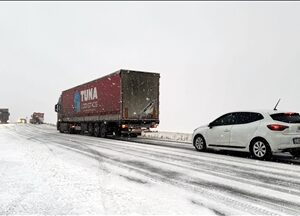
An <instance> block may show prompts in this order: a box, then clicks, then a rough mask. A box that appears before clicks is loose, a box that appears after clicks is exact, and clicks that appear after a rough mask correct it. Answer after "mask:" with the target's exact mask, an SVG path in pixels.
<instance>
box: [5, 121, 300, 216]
mask: <svg viewBox="0 0 300 216" xmlns="http://www.w3.org/2000/svg"><path fill="white" fill-rule="evenodd" d="M139 140H140V142H139ZM180 141H183V140H180ZM0 148H1V151H0V175H1V176H0V214H2V215H3V214H5V215H6V214H19V215H20V214H110V215H111V214H114V215H116V214H122V215H129V214H130V215H132V214H138V215H140V214H151V215H158V214H159V215H162V214H163V215H178V214H185V215H187V214H188V215H192V214H193V215H252V214H258V215H300V166H299V165H293V164H289V163H279V162H272V161H270V162H264V161H256V160H252V159H248V158H243V157H238V156H228V155H224V154H214V153H200V152H196V151H195V150H194V149H193V147H192V146H191V145H187V144H186V143H181V142H177V143H176V142H169V141H160V140H154V141H153V142H152V141H151V140H150V141H149V140H148V141H147V142H144V141H143V138H141V139H134V142H130V141H123V140H113V139H101V138H95V137H89V136H80V135H69V134H60V133H58V132H57V131H56V130H55V128H54V127H52V126H49V125H38V126H34V125H28V124H24V125H14V124H11V125H0Z"/></svg>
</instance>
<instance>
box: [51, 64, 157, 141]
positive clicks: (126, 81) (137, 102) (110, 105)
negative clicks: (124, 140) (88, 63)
mask: <svg viewBox="0 0 300 216" xmlns="http://www.w3.org/2000/svg"><path fill="white" fill-rule="evenodd" d="M159 78H160V75H159V74H158V73H152V72H140V71H132V70H123V69H122V70H119V71H117V72H115V73H112V74H110V75H107V76H104V77H102V78H99V79H96V80H93V81H91V82H87V83H85V84H82V85H79V86H76V87H74V88H71V89H68V90H65V91H63V92H62V94H61V96H60V98H59V101H58V103H57V104H56V105H55V111H56V112H57V113H58V115H57V117H58V121H57V129H58V130H59V131H60V132H69V133H82V134H83V133H89V134H90V135H94V136H101V137H106V135H116V136H119V135H121V134H129V135H132V136H137V135H140V134H141V131H142V129H144V128H145V129H149V128H150V127H156V126H157V125H158V124H159Z"/></svg>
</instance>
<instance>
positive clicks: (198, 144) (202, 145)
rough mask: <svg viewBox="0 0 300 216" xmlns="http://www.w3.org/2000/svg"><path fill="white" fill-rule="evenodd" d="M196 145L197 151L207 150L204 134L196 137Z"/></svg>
mask: <svg viewBox="0 0 300 216" xmlns="http://www.w3.org/2000/svg"><path fill="white" fill-rule="evenodd" d="M193 144H194V147H195V149H196V150H197V151H205V149H206V143H205V140H204V138H203V137H202V136H200V135H198V136H196V137H195V139H194V143H193Z"/></svg>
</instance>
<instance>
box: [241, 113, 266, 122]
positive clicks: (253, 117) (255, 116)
mask: <svg viewBox="0 0 300 216" xmlns="http://www.w3.org/2000/svg"><path fill="white" fill-rule="evenodd" d="M263 118H264V117H263V116H262V114H260V113H254V112H238V113H235V124H248V123H251V122H255V121H258V120H261V119H263Z"/></svg>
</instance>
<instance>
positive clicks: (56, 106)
mask: <svg viewBox="0 0 300 216" xmlns="http://www.w3.org/2000/svg"><path fill="white" fill-rule="evenodd" d="M54 110H55V112H58V111H59V110H58V104H55V107H54Z"/></svg>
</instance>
